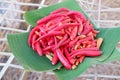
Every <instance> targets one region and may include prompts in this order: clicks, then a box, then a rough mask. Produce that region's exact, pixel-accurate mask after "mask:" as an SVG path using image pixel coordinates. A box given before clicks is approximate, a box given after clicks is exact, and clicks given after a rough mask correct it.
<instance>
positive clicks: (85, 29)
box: [81, 20, 92, 35]
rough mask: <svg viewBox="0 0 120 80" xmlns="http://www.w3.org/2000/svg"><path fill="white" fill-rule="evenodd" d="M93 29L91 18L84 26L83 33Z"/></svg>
mask: <svg viewBox="0 0 120 80" xmlns="http://www.w3.org/2000/svg"><path fill="white" fill-rule="evenodd" d="M91 30H92V26H91V25H90V22H89V20H88V21H87V22H86V24H85V25H84V28H83V32H82V33H81V34H82V35H86V34H88V33H89V32H90V31H91Z"/></svg>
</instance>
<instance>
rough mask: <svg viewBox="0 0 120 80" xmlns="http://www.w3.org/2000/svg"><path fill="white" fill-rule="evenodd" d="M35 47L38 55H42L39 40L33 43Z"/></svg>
mask: <svg viewBox="0 0 120 80" xmlns="http://www.w3.org/2000/svg"><path fill="white" fill-rule="evenodd" d="M35 48H36V50H37V52H38V55H39V56H42V55H43V53H42V48H41V46H40V43H39V42H37V43H36V44H35Z"/></svg>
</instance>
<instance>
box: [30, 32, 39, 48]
mask: <svg viewBox="0 0 120 80" xmlns="http://www.w3.org/2000/svg"><path fill="white" fill-rule="evenodd" d="M37 37H38V36H37V35H36V34H34V35H33V37H32V42H31V43H32V48H33V50H36V49H35V44H34V42H35V40H36V39H37Z"/></svg>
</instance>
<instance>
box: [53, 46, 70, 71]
mask: <svg viewBox="0 0 120 80" xmlns="http://www.w3.org/2000/svg"><path fill="white" fill-rule="evenodd" d="M55 51H56V53H57V56H58V58H59V60H60V62H61V63H62V64H63V66H64V67H65V68H66V69H68V70H70V69H71V65H70V63H69V61H68V60H67V59H66V58H65V56H64V55H63V53H62V52H61V50H60V49H59V48H57V49H56V50H55Z"/></svg>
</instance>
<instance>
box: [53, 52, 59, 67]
mask: <svg viewBox="0 0 120 80" xmlns="http://www.w3.org/2000/svg"><path fill="white" fill-rule="evenodd" d="M58 60H59V59H58V56H57V53H56V51H54V56H53V58H52V64H53V65H55V64H57V62H58Z"/></svg>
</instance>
